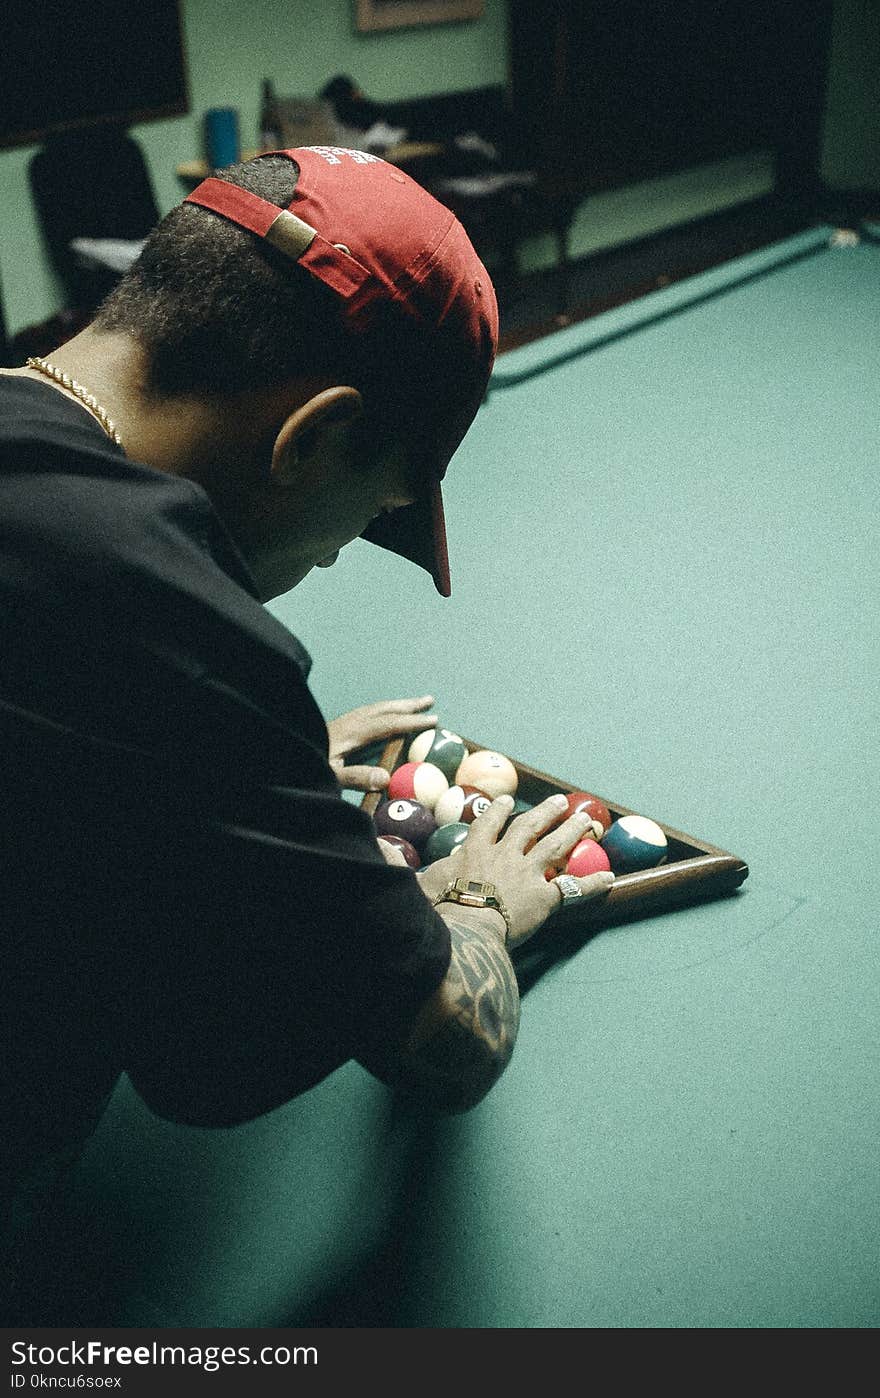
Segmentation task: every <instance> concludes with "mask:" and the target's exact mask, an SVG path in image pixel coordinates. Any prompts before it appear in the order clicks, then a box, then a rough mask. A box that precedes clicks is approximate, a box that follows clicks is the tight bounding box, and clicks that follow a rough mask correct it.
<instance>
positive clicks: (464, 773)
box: [455, 748, 518, 797]
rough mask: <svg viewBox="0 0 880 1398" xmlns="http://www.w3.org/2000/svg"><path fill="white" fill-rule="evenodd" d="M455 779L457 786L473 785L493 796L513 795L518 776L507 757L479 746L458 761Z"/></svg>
mask: <svg viewBox="0 0 880 1398" xmlns="http://www.w3.org/2000/svg"><path fill="white" fill-rule="evenodd" d="M455 780H456V783H457V784H458V785H459V786H475V787H476V788H477V790H478V791H485V793H486V795H487V796H492V797H495V796H514V795H515V794H516V788H517V782H518V777H517V771H516V768H515V767H514V765H513V763H512V762H511V760H510V758H509V757H505V756H504V754H503V753H500V752H495V751H493V749H491V748H479V749H477V750H476V751H475V752H469V753H468V755H467V757H465V758H464V759H463V761H462V762H460V763H459V765H458V768H457V770H456V773H455Z"/></svg>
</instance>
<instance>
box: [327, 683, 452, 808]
mask: <svg viewBox="0 0 880 1398" xmlns="http://www.w3.org/2000/svg"><path fill="white" fill-rule="evenodd" d="M433 702H434V697H433V695H431V694H424V695H422V697H421V698H420V699H380V700H379V702H378V703H376V704H365V705H364V706H363V707H362V708H360V709H352V711H351V713H348V714H341V715H340V716H339V718H334V719H331V720H330V722H329V723H328V724H327V729H328V732H329V734H330V766H331V767H332V768H333V770H334V772H335V773H336V776H337V777H338V779H339V785H340V786H344V787H349V788H350V789H352V790H354V791H383V790H384V789H385V787H386V786H387V785H388V779H389V778H388V773H387V772H386V771H385V769H384V767H358V766H352V767H346V766H345V758H346V757H347V756H348V754H349V753H350V752H356V751H357V750H358V748H363V747H366V746H367V744H368V743H375V742H380V741H385V740H387V739H388V738H394V737H396V736H397V735H398V734H401V733H412V734H415V733H421V732H422V731H423V729H425V728H434V727H436V724H437V721H438V720H437V715H436V714H432V713H426V712H425V711H426V710H427V709H430V707H431V705H432V704H433Z"/></svg>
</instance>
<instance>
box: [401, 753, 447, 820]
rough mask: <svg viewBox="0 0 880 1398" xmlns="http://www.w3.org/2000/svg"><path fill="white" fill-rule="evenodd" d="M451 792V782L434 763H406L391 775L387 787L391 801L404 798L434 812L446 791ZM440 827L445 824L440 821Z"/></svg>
mask: <svg viewBox="0 0 880 1398" xmlns="http://www.w3.org/2000/svg"><path fill="white" fill-rule="evenodd" d="M448 790H449V782H448V781H447V780H446V778H445V777H444V775H443V773H442V772H441V771H440V768H439V767H435V766H434V764H433V762H404V763H403V765H402V766H401V767H396V768H395V769H394V771H393V772H392V773H391V778H390V780H389V782H388V786H387V794H388V798H389V799H390V800H394V799H395V798H396V797H402V798H403V800H405V801H420V802H421V804H422V805H423V806H427V807H428V810H429V811H433V809H434V807H435V805H436V804H437V801H438V800H439V798H440V797H441V796H442V795H443V793H444V791H448ZM437 824H438V825H442V824H443V822H442V821H441V820H438V822H437Z"/></svg>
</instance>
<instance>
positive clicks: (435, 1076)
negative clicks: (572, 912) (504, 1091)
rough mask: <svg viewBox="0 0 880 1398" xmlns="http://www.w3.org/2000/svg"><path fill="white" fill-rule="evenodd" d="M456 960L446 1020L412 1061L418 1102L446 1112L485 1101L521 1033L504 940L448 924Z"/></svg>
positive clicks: (448, 980)
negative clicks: (419, 1098)
mask: <svg viewBox="0 0 880 1398" xmlns="http://www.w3.org/2000/svg"><path fill="white" fill-rule="evenodd" d="M446 921H447V926H448V927H449V932H450V938H451V941H452V960H451V963H450V967H449V971H448V973H447V977H446V984H445V991H446V994H445V1004H446V1007H447V1015H446V1018H445V1019H444V1021H443V1023H442V1024H441V1026H440V1027H439V1029H438V1030H437V1032H436V1033H435V1034H434V1035H433V1036H432V1037H431V1038H429V1039H428V1040H427V1042H426V1043H424V1044H423V1045H422V1046H421V1047H420V1048H419V1049H418V1050H416V1052H415V1053H414V1054H413V1056H412V1059H411V1067H412V1069H414V1070H415V1071H414V1075H413V1076H414V1077H415V1079H416V1080H417V1084H414V1085H417V1087H418V1091H419V1096H420V1097H421V1098H423V1099H427V1100H428V1101H430V1102H431V1103H432V1104H433V1105H434V1106H436V1107H439V1108H441V1109H442V1110H445V1111H466V1110H467V1109H468V1108H469V1107H473V1106H475V1105H476V1104H477V1102H479V1101H481V1099H482V1098H483V1097H485V1095H486V1093H487V1092H488V1091H489V1089H490V1088H491V1087H492V1085H493V1084H494V1083H495V1082H497V1081H498V1079H499V1078H500V1077H501V1074H502V1073H503V1072H504V1069H505V1068H506V1067H507V1064H508V1063H509V1062H510V1057H511V1054H512V1053H513V1046H514V1043H515V1042H516V1033H517V1029H518V1028H519V991H518V988H517V983H516V976H515V974H514V970H513V966H512V965H511V962H510V958H509V957H508V955H507V952H506V951H505V949H504V946H503V945H502V943H501V939H500V938H499V937H498V936H496V935H495V934H494V933H493V932H492V931H490V930H483V929H482V928H478V927H474V926H469V925H467V924H466V923H464V922H457V921H456V922H454V921H452V920H451V918H447V919H446Z"/></svg>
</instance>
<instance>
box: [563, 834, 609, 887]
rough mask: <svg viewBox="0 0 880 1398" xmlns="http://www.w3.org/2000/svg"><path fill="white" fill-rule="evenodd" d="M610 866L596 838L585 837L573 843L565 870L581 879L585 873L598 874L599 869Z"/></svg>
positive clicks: (606, 855)
mask: <svg viewBox="0 0 880 1398" xmlns="http://www.w3.org/2000/svg"><path fill="white" fill-rule="evenodd" d="M610 868H611V860H610V859H609V858H608V854H607V853H606V851H605V850H604V849H603V848H602V846H601V845H600V844H599V843H598V842H597V841H596V840H592V839H586V840H579V841H578V843H577V844H576V845H575V847H574V849H573V850H572V852H571V854H570V855H569V856H568V860H567V862H566V865H565V872H566V873H567V874H574V875H576V877H577V878H579V879H581V878H584V876H585V875H586V874H598V873H599V871H600V870H603V869H610Z"/></svg>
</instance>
